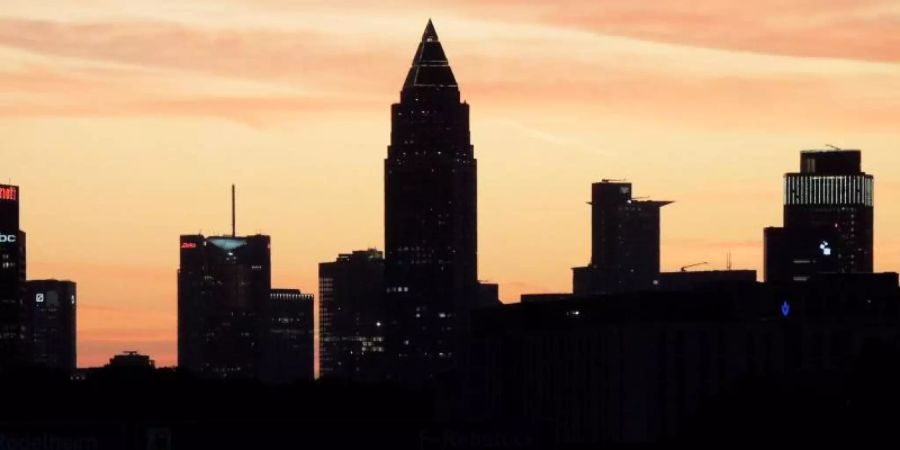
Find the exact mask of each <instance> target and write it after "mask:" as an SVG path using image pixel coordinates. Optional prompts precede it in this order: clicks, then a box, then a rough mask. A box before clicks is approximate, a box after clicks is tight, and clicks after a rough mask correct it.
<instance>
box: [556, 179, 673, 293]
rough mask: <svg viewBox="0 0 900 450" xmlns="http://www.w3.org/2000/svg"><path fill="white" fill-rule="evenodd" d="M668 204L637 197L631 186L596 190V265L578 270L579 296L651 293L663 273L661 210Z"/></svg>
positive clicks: (604, 185) (613, 184)
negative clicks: (634, 195)
mask: <svg viewBox="0 0 900 450" xmlns="http://www.w3.org/2000/svg"><path fill="white" fill-rule="evenodd" d="M670 203H671V202H667V201H656V200H641V199H636V198H634V197H632V190H631V183H627V182H620V181H611V180H603V181H601V182H599V183H594V184H593V185H592V186H591V203H590V204H591V262H590V264H589V265H588V266H586V267H576V268H574V269H573V291H574V293H575V294H576V295H595V294H611V293H617V292H628V291H635V290H643V289H651V288H652V287H653V281H654V280H655V279H656V278H657V277H658V275H659V246H660V243H659V241H660V238H659V221H660V214H659V209H660V208H662V207H663V206H665V205H668V204H670Z"/></svg>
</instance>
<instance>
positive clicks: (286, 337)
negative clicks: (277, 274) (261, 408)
mask: <svg viewBox="0 0 900 450" xmlns="http://www.w3.org/2000/svg"><path fill="white" fill-rule="evenodd" d="M269 299H270V302H271V304H270V306H269V310H270V315H269V319H268V320H269V324H270V325H269V330H268V334H267V339H266V342H265V346H264V348H263V363H262V374H261V379H262V380H263V381H265V382H267V383H272V384H283V383H291V382H295V381H308V380H312V379H313V376H314V369H313V361H314V358H315V350H314V348H313V345H314V344H313V296H312V294H304V293H302V292H300V290H299V289H272V292H271V293H270V295H269Z"/></svg>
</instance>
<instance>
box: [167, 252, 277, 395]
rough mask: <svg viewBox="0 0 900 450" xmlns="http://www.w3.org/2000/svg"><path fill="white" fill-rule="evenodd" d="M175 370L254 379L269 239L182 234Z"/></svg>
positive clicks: (265, 309)
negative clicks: (176, 363) (178, 368)
mask: <svg viewBox="0 0 900 450" xmlns="http://www.w3.org/2000/svg"><path fill="white" fill-rule="evenodd" d="M180 255H181V264H180V266H179V269H178V365H179V367H182V368H185V369H187V370H188V371H190V372H192V373H194V374H196V375H198V376H202V377H209V378H220V379H222V378H256V377H259V375H260V374H259V368H260V364H259V362H260V360H261V358H262V348H263V344H264V343H265V339H266V335H267V333H268V327H269V322H268V320H267V318H268V317H270V316H269V315H270V309H269V305H270V302H269V299H270V297H269V295H270V292H271V287H272V286H271V283H272V281H271V279H272V276H271V255H270V238H269V236H265V235H253V236H245V237H240V236H210V237H205V236H203V235H183V236H181V239H180Z"/></svg>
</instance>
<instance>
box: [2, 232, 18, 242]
mask: <svg viewBox="0 0 900 450" xmlns="http://www.w3.org/2000/svg"><path fill="white" fill-rule="evenodd" d="M7 242H9V243H12V242H16V235H14V234H0V244H5V243H7Z"/></svg>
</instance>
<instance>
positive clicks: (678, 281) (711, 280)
mask: <svg viewBox="0 0 900 450" xmlns="http://www.w3.org/2000/svg"><path fill="white" fill-rule="evenodd" d="M755 281H756V271H755V270H731V269H729V270H697V271H679V272H661V273H660V274H659V277H658V278H657V281H655V282H654V285H655V286H654V287H655V288H656V289H659V290H667V291H689V290H693V289H696V288H700V287H703V286H706V285H710V284H723V283H748V282H751V283H752V282H755Z"/></svg>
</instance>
